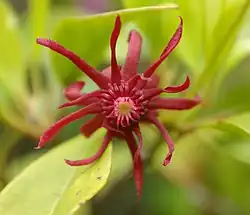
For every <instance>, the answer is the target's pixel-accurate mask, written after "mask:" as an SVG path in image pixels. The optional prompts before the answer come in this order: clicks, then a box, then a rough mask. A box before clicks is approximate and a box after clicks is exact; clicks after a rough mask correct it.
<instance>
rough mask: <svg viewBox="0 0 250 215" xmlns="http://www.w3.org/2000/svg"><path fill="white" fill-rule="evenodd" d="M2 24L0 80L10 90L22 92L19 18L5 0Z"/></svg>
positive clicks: (0, 5) (1, 6) (0, 16)
mask: <svg viewBox="0 0 250 215" xmlns="http://www.w3.org/2000/svg"><path fill="white" fill-rule="evenodd" d="M0 26H1V34H0V47H1V53H0V82H1V83H2V84H3V85H4V86H5V87H6V88H8V90H9V91H11V92H15V93H16V94H21V93H23V90H24V59H23V50H22V44H21V38H20V34H19V33H20V32H19V26H18V20H17V17H16V16H15V14H14V13H13V11H12V10H11V8H10V7H9V6H8V5H7V4H6V3H5V2H4V1H1V2H0ZM17 83H18V84H17Z"/></svg>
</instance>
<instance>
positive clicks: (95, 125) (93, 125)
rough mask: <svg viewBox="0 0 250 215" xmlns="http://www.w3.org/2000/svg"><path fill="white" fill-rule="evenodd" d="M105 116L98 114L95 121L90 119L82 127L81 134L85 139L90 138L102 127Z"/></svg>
mask: <svg viewBox="0 0 250 215" xmlns="http://www.w3.org/2000/svg"><path fill="white" fill-rule="evenodd" d="M103 118H104V117H103V115H102V114H98V115H96V116H95V117H94V118H93V119H90V120H89V121H88V122H86V123H85V124H84V125H82V127H81V129H80V130H81V132H82V133H83V134H84V136H85V137H90V136H91V135H92V134H93V133H94V132H95V131H96V130H97V129H99V128H100V127H101V126H102V123H103Z"/></svg>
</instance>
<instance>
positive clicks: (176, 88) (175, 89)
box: [164, 76, 190, 93]
mask: <svg viewBox="0 0 250 215" xmlns="http://www.w3.org/2000/svg"><path fill="white" fill-rule="evenodd" d="M189 86H190V79H189V77H188V76H187V77H186V80H185V82H184V83H183V84H181V85H179V86H169V87H166V88H165V89H164V92H166V93H180V92H182V91H184V90H186V89H188V88H189Z"/></svg>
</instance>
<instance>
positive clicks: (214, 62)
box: [198, 0, 250, 91]
mask: <svg viewBox="0 0 250 215" xmlns="http://www.w3.org/2000/svg"><path fill="white" fill-rule="evenodd" d="M249 6H250V1H248V0H240V1H238V0H231V1H225V2H224V6H223V7H222V8H221V11H220V13H221V14H220V17H219V19H218V22H217V23H216V25H215V27H214V28H213V29H212V34H211V37H210V38H209V40H208V41H207V43H206V48H207V50H206V58H207V59H206V64H205V67H204V70H203V73H202V75H201V76H200V77H199V80H198V88H202V89H207V88H208V87H209V86H210V84H211V82H212V81H214V80H216V79H218V75H217V73H218V74H219V76H222V73H224V72H225V73H226V72H227V70H225V69H224V68H223V66H224V64H225V62H227V60H228V57H229V56H230V52H231V50H232V48H233V47H234V44H235V42H236V38H237V36H238V34H239V30H240V27H241V26H242V23H243V21H244V17H245V15H246V13H247V11H248V8H249ZM214 38H216V40H215V39H214ZM207 90H208V91H209V89H207Z"/></svg>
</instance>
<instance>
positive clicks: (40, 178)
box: [0, 129, 111, 215]
mask: <svg viewBox="0 0 250 215" xmlns="http://www.w3.org/2000/svg"><path fill="white" fill-rule="evenodd" d="M103 135H104V130H103V129H101V130H99V131H98V132H97V133H96V134H95V135H94V136H93V137H92V138H90V139H85V138H83V137H76V138H74V139H71V140H70V141H67V142H66V143H62V145H60V146H59V147H57V148H55V149H53V150H51V151H50V152H48V153H47V154H45V155H44V156H42V157H41V158H40V159H38V160H36V161H34V162H33V164H32V165H30V166H29V167H27V168H26V169H25V170H24V171H23V172H22V173H21V174H20V175H19V176H17V177H16V178H15V179H14V180H13V181H12V182H11V183H10V184H9V185H8V186H7V187H6V188H5V189H4V190H3V191H2V193H1V194H0V214H4V215H34V214H36V215H48V214H50V215H64V214H65V215H66V214H69V213H71V212H72V211H74V210H76V209H78V207H79V205H80V204H82V203H85V202H86V201H87V200H89V199H90V198H92V197H93V196H94V195H95V194H96V193H97V192H98V191H99V190H100V189H101V188H102V187H103V186H104V184H105V183H106V181H107V178H108V175H109V172H110V168H111V146H110V147H109V148H108V149H107V151H106V152H105V154H104V155H103V156H102V158H101V159H99V160H98V161H97V162H96V163H95V164H93V165H89V166H84V167H77V168H75V167H69V166H68V165H66V164H65V163H64V160H63V159H65V158H67V159H72V160H75V159H82V158H86V157H88V156H91V155H93V154H94V153H95V152H96V151H97V149H98V147H99V146H100V144H101V142H102V137H103ZM34 197H35V198H34Z"/></svg>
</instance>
